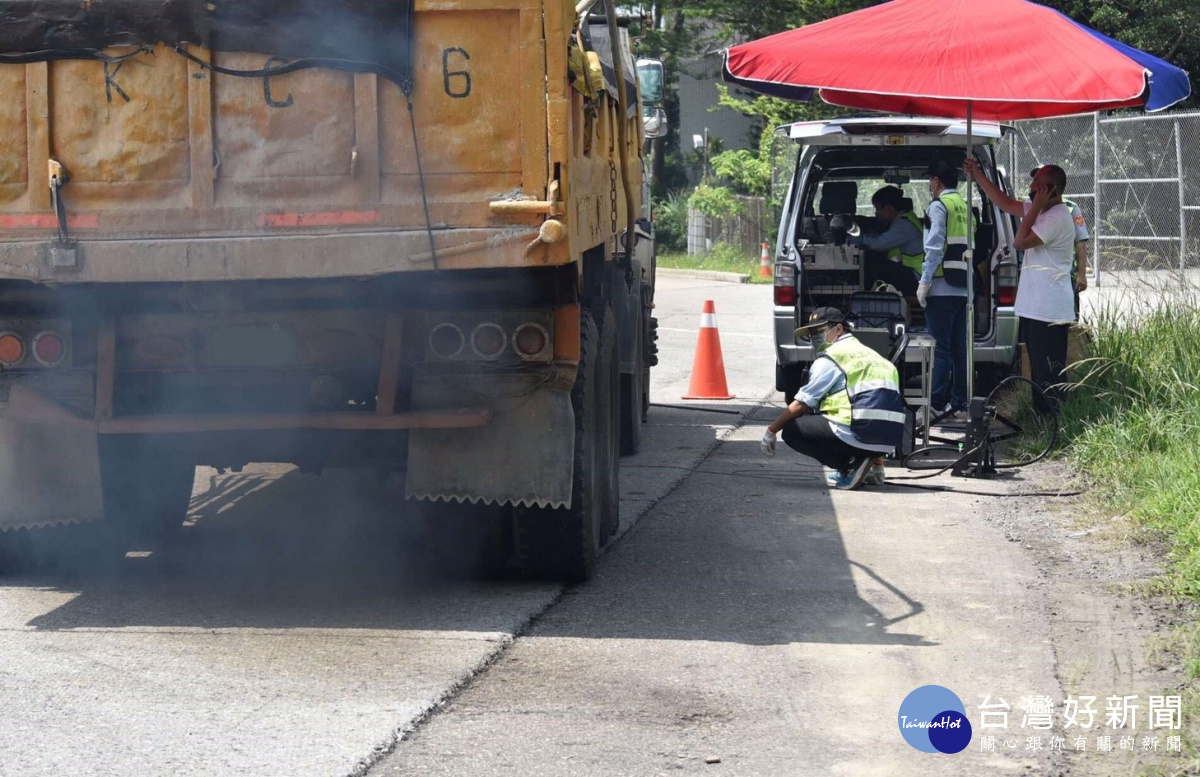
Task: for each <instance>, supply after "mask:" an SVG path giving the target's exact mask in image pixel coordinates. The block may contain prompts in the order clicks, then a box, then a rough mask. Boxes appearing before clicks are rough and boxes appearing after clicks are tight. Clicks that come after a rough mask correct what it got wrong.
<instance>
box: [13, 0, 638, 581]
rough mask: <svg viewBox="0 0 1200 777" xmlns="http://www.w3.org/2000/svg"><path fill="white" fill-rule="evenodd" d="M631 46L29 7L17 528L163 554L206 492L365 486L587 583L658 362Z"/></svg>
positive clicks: (532, 1) (590, 25) (484, 23)
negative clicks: (240, 486) (470, 510)
mask: <svg viewBox="0 0 1200 777" xmlns="http://www.w3.org/2000/svg"><path fill="white" fill-rule="evenodd" d="M23 8H24V9H26V10H22V9H23ZM614 16H615V9H614V8H613V7H612V6H611V3H610V4H609V5H607V6H606V5H605V4H604V3H603V2H601V3H599V4H595V5H593V4H590V3H583V4H581V5H580V6H579V7H576V6H575V4H573V3H571V2H565V1H564V0H397V1H396V2H367V1H366V0H329V1H327V2H324V1H323V2H300V3H280V2H276V0H246V1H245V2H239V3H232V2H221V0H213V2H201V1H199V0H168V2H165V3H164V2H161V0H97V2H95V3H78V2H68V1H67V0H49V1H48V2H47V1H45V0H42V1H40V2H33V0H29V2H24V3H22V2H13V3H7V4H6V18H5V19H4V20H3V21H4V24H3V26H0V90H3V92H4V93H5V94H6V95H7V96H8V99H6V100H4V101H2V102H0V139H2V141H3V151H2V152H0V488H3V489H4V492H5V495H6V496H5V499H4V500H3V501H4V504H3V505H0V528H2V529H4V530H5V533H6V535H7V536H10V537H11V536H12V535H13V533H14V532H29V531H37V530H39V529H42V528H44V527H51V526H58V525H62V524H70V523H73V522H77V521H83V520H88V519H92V518H98V517H100V516H101V515H102V514H103V515H104V516H106V519H107V521H108V522H109V523H112V524H115V525H118V526H120V527H121V528H122V530H123V531H128V533H129V535H130V536H133V535H135V534H147V533H149V534H160V533H161V534H169V533H170V532H172V531H174V530H175V529H176V528H177V527H178V526H179V525H180V522H181V520H182V519H183V517H184V515H185V514H186V510H187V505H188V498H189V496H190V493H191V484H192V479H193V474H194V468H195V467H196V466H211V467H218V468H233V469H238V468H240V467H242V466H244V465H246V464H249V463H252V462H286V463H294V464H296V465H298V466H299V467H300V468H301V469H303V470H306V471H320V470H322V469H324V468H328V467H366V468H372V469H375V470H378V471H379V472H381V473H384V474H386V475H388V476H397V477H402V478H403V479H404V482H405V489H406V494H407V496H408V497H409V498H410V499H413V500H423V501H424V502H426V503H430V504H443V505H454V504H463V503H465V504H470V505H475V506H476V509H478V510H480V511H481V512H484V513H486V514H487V515H488V516H489V520H499V521H502V522H503V523H504V525H505V526H506V527H511V528H512V531H511V532H509V531H507V529H506V530H505V531H504V532H501V534H503V535H504V536H511V537H513V538H514V540H515V552H516V555H517V557H518V559H519V561H520V563H521V564H522V565H523V568H524V569H525V570H526V571H527V572H529V573H530V574H533V575H538V576H549V577H556V578H562V579H580V578H584V577H586V576H587V575H588V574H589V573H590V572H591V569H592V566H593V564H594V562H595V557H596V554H597V553H598V551H599V548H600V547H601V545H602V544H603V542H604V540H605V539H606V538H607V537H608V536H610V535H611V534H612V533H613V532H614V531H615V529H616V527H617V520H618V517H617V503H618V494H617V469H618V457H619V454H620V452H621V451H622V450H624V451H626V452H628V451H632V450H635V449H636V446H637V443H638V436H639V433H640V432H639V427H640V424H641V423H642V421H643V420H644V418H643V414H644V411H645V408H646V407H647V400H646V397H647V396H648V395H647V393H646V385H647V381H648V369H649V366H650V363H651V362H652V361H653V331H652V330H653V322H652V319H651V317H650V309H651V306H652V299H653V271H654V267H653V264H654V262H653V256H654V248H653V228H652V225H651V223H650V222H649V221H648V220H647V219H646V218H644V217H645V216H646V203H645V202H644V199H643V197H644V195H643V191H644V186H643V175H644V166H643V161H642V151H643V136H642V125H641V121H642V119H641V113H640V110H639V100H638V96H637V88H636V80H635V79H634V75H633V67H634V66H633V60H632V58H631V57H630V55H629V51H628V41H627V39H626V36H625V34H624V33H623V32H622V31H619V30H618V27H617V26H616V21H615V19H614ZM614 33H615V35H614ZM627 245H630V246H631V247H630V248H629V250H627V249H626V246H627ZM435 515H436V511H435ZM0 542H3V537H0Z"/></svg>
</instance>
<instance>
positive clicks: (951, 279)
mask: <svg viewBox="0 0 1200 777" xmlns="http://www.w3.org/2000/svg"><path fill="white" fill-rule="evenodd" d="M938 200H939V201H940V202H941V203H942V205H944V206H945V207H946V249H945V251H944V252H943V253H942V265H941V267H940V268H939V269H940V270H943V271H944V272H943V276H944V277H945V279H946V283H948V284H950V285H951V286H957V287H959V288H965V287H966V285H967V273H968V272H970V270H971V268H970V267H969V266H968V265H967V260H966V253H967V246H968V244H969V243H968V237H967V203H966V201H965V200H963V198H962V195H961V194H959V193H958V192H956V191H946V192H942V194H941V195H940V196H939V197H938Z"/></svg>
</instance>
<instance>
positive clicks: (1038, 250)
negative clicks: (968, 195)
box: [963, 159, 1075, 407]
mask: <svg viewBox="0 0 1200 777" xmlns="http://www.w3.org/2000/svg"><path fill="white" fill-rule="evenodd" d="M963 169H965V170H966V171H967V174H968V175H970V176H971V177H972V178H974V179H975V182H976V183H978V184H979V188H980V189H982V190H983V192H984V194H986V195H987V197H988V199H989V200H991V201H992V202H994V203H995V204H996V205H999V206H1000V208H1001V209H1002V210H1003V211H1004V212H1005V213H1009V214H1012V215H1013V216H1020V217H1021V226H1020V228H1019V229H1018V230H1017V236H1016V239H1015V240H1014V241H1013V247H1015V248H1017V249H1019V250H1022V251H1024V252H1025V258H1024V261H1023V263H1022V265H1021V280H1020V283H1019V285H1018V286H1017V301H1016V305H1015V309H1016V312H1017V315H1018V316H1020V318H1021V332H1022V336H1023V338H1022V339H1023V341H1024V343H1025V348H1026V350H1027V351H1028V353H1029V369H1030V372H1031V373H1032V377H1033V382H1034V383H1036V384H1037V385H1038V386H1039V387H1040V388H1041V389H1042V390H1043V391H1044V392H1046V394H1047V395H1048V396H1049V397H1050V398H1051V400H1052V405H1051V406H1053V405H1054V403H1056V402H1057V400H1058V398H1059V397H1060V396H1061V391H1060V390H1059V388H1058V385H1059V384H1061V383H1062V382H1063V381H1064V376H1063V370H1064V369H1065V368H1066V362H1067V331H1068V329H1069V328H1070V325H1071V324H1072V323H1074V322H1075V288H1074V284H1073V283H1072V280H1071V265H1072V263H1073V261H1074V258H1075V220H1074V218H1073V216H1072V214H1071V210H1070V209H1069V208H1067V207H1066V206H1065V205H1063V203H1062V194H1063V192H1064V191H1065V190H1066V188H1067V174H1066V173H1065V172H1064V171H1063V169H1062V168H1061V167H1059V166H1057V165H1043V166H1042V167H1040V168H1038V171H1037V174H1036V175H1035V176H1034V178H1033V183H1032V184H1030V187H1029V194H1030V196H1031V197H1032V201H1030V202H1022V201H1020V200H1016V199H1014V198H1012V197H1009V196H1008V195H1007V194H1005V193H1004V192H1003V191H1001V190H1000V187H998V186H996V184H994V183H992V182H991V181H989V180H988V178H987V176H985V175H983V173H982V171H981V170H980V167H979V163H978V162H976V161H975V160H974V159H967V160H966V162H965V163H964V164H963ZM1043 407H1044V406H1043Z"/></svg>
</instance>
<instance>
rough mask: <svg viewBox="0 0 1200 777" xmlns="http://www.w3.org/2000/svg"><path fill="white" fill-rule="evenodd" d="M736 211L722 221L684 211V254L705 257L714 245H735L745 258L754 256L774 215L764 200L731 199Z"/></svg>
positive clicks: (770, 227) (699, 213)
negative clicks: (737, 210) (685, 216)
mask: <svg viewBox="0 0 1200 777" xmlns="http://www.w3.org/2000/svg"><path fill="white" fill-rule="evenodd" d="M734 199H735V200H737V201H738V202H739V203H741V208H740V212H739V213H736V214H734V215H731V216H726V217H725V218H711V217H706V216H705V215H704V214H703V213H701V212H700V211H698V210H696V209H695V208H689V209H688V253H689V254H693V255H697V254H699V255H703V254H707V253H708V252H709V251H710V250H712V247H713V246H715V245H716V244H717V243H728V244H729V245H732V246H736V247H737V248H738V249H739V250H740V251H741V252H742V253H743V254H745V255H746V256H758V255H759V253H760V249H761V248H762V244H763V241H765V240H767V236H768V234H769V233H770V232H771V231H772V228H773V227H774V223H773V222H772V219H777V218H778V213H776V212H774V210H773V209H772V208H770V207H768V206H767V200H766V198H765V197H743V196H740V195H738V196H735V197H734Z"/></svg>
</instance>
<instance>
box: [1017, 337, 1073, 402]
mask: <svg viewBox="0 0 1200 777" xmlns="http://www.w3.org/2000/svg"><path fill="white" fill-rule="evenodd" d="M1070 328H1071V326H1070V324H1051V323H1049V322H1046V321H1037V320H1035V319H1032V318H1022V319H1021V335H1022V340H1023V341H1024V343H1025V350H1026V351H1027V352H1028V353H1029V377H1030V378H1031V379H1032V380H1033V382H1034V383H1035V384H1036V385H1037V387H1038V388H1040V389H1041V390H1042V391H1044V392H1046V396H1047V397H1048V398H1049V405H1048V406H1047V405H1046V404H1044V403H1043V402H1044V401H1039V402H1038V409H1039V410H1045V409H1047V407H1049V408H1053V407H1055V406H1056V405H1057V403H1058V402H1059V401H1061V400H1062V398H1063V396H1064V395H1065V392H1064V391H1063V387H1062V386H1061V385H1058V384H1061V383H1064V382H1065V381H1066V380H1067V376H1066V373H1065V370H1066V366H1067V332H1068V331H1070Z"/></svg>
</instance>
